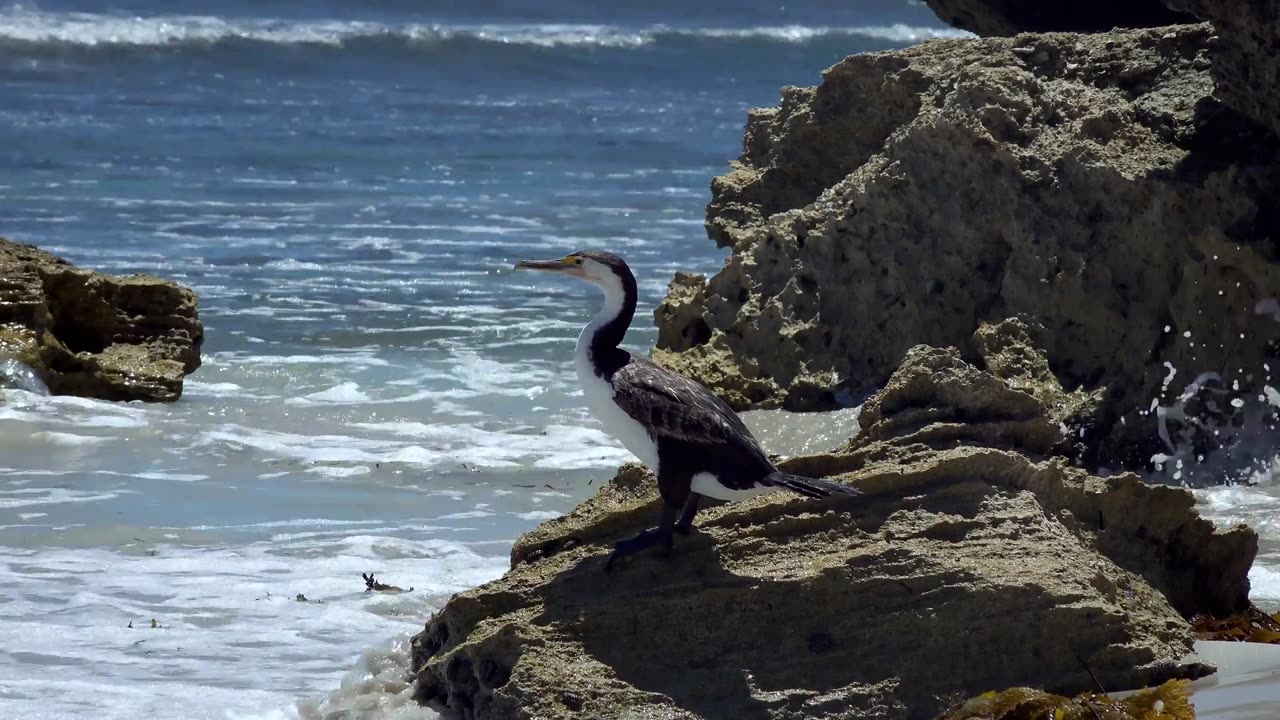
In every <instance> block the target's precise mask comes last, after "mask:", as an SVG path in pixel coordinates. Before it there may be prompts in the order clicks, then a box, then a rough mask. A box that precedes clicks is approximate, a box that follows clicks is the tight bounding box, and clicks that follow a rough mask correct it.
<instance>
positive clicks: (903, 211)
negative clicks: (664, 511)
mask: <svg viewBox="0 0 1280 720" xmlns="http://www.w3.org/2000/svg"><path fill="white" fill-rule="evenodd" d="M1212 34H1213V30H1212V29H1211V28H1210V27H1209V26H1207V25H1192V26H1181V27H1171V28H1160V29H1149V30H1133V31H1122V32H1121V31H1117V32H1110V33H1103V34H1096V35H1074V34H1047V35H1024V36H1019V37H1016V38H1012V39H1001V38H989V39H981V40H944V41H935V42H930V43H926V44H924V45H920V46H916V47H912V48H908V49H905V50H900V51H892V52H884V53H872V54H865V55H858V56H853V57H850V58H847V59H846V60H844V61H843V62H841V63H839V64H837V65H835V66H834V67H832V68H830V69H828V70H827V71H826V72H825V73H824V74H823V82H822V84H821V85H820V86H818V87H815V88H786V89H784V90H783V97H782V103H781V105H780V106H779V107H777V108H770V109H764V110H755V111H753V112H752V113H751V114H750V116H749V118H748V123H747V131H746V140H745V146H744V152H743V155H742V157H741V159H740V160H738V161H737V162H735V163H734V164H733V168H732V170H731V171H730V172H729V173H728V174H726V175H723V176H721V177H719V178H716V180H715V181H714V182H713V183H712V201H711V204H710V206H709V207H708V220H707V227H708V231H709V234H710V235H711V237H712V238H713V239H714V240H715V241H716V242H717V243H718V244H720V245H723V246H728V247H731V248H732V253H731V255H730V256H729V258H728V260H727V261H726V263H725V266H724V268H723V269H722V270H721V271H720V272H719V273H717V274H716V275H715V276H714V277H712V278H710V279H709V280H708V279H703V278H702V277H700V276H696V275H690V274H682V275H678V276H677V277H676V279H675V280H674V281H673V283H672V286H671V291H670V293H669V295H668V296H667V298H666V299H665V300H664V301H663V302H662V304H661V305H660V306H659V307H658V309H657V310H656V312H655V317H656V320H657V324H658V328H659V339H658V347H657V349H656V350H655V352H654V357H655V359H656V360H658V361H659V362H661V363H663V364H665V365H668V366H670V367H672V368H674V369H676V370H679V371H682V372H685V373H687V374H689V375H692V376H694V377H696V378H697V379H699V380H701V381H703V382H704V383H706V384H708V385H710V386H711V387H713V388H714V389H715V390H716V391H717V392H718V393H720V394H721V395H723V396H724V397H725V398H726V399H727V400H728V401H729V402H730V403H731V404H732V405H733V406H734V407H736V408H738V409H746V408H752V407H785V408H789V409H797V410H808V409H821V408H824V407H830V406H833V405H840V404H847V403H852V402H856V401H857V400H858V399H859V398H861V397H862V396H864V395H865V393H866V392H868V391H870V390H872V389H874V388H875V387H878V386H880V385H881V384H882V383H884V382H885V380H886V379H887V377H888V375H889V373H890V372H891V371H892V369H893V368H894V366H895V365H896V363H897V361H898V359H899V358H901V357H902V354H903V353H904V352H905V351H906V350H907V349H908V348H909V347H911V346H913V345H915V344H917V343H928V344H931V345H938V346H947V345H953V346H958V347H963V348H965V351H966V353H968V354H971V355H976V354H977V353H978V349H977V348H975V347H974V342H975V341H973V340H971V339H970V338H971V336H972V335H973V333H974V332H975V330H977V328H978V327H979V326H980V325H982V324H983V323H994V322H999V321H1001V320H1003V319H1005V318H1009V317H1023V318H1032V319H1034V321H1035V322H1034V323H1033V324H1036V325H1038V327H1039V330H1037V332H1039V334H1040V335H1041V337H1040V341H1041V342H1042V343H1043V347H1044V349H1045V350H1047V351H1048V358H1049V364H1048V367H1049V369H1051V370H1052V373H1053V374H1054V375H1055V376H1056V377H1057V378H1058V379H1059V380H1060V381H1061V384H1062V386H1063V387H1065V388H1067V389H1068V390H1070V391H1073V392H1075V391H1082V392H1083V396H1084V397H1090V396H1094V395H1095V394H1096V396H1097V398H1098V401H1097V402H1096V403H1095V405H1096V407H1095V408H1094V409H1092V410H1090V411H1089V412H1090V414H1091V419H1090V420H1089V423H1088V426H1089V430H1088V433H1089V437H1090V439H1091V441H1092V443H1093V449H1092V450H1091V457H1090V461H1091V463H1093V464H1111V465H1113V466H1115V465H1119V466H1127V467H1133V466H1136V465H1141V464H1145V463H1147V462H1148V461H1149V459H1150V458H1151V457H1152V455H1153V453H1155V452H1158V451H1166V450H1167V448H1165V447H1164V446H1163V444H1161V442H1160V441H1159V440H1158V439H1157V436H1158V433H1157V427H1156V417H1155V414H1154V413H1150V412H1148V411H1149V410H1150V409H1151V407H1152V403H1153V401H1154V402H1156V403H1158V404H1160V405H1165V406H1167V405H1171V404H1172V403H1174V402H1175V401H1176V399H1177V395H1178V393H1179V392H1181V390H1182V388H1183V386H1184V385H1185V382H1187V381H1189V380H1190V379H1192V378H1194V377H1196V375H1198V374H1199V373H1201V372H1204V371H1213V372H1218V373H1221V375H1222V377H1221V380H1222V383H1223V385H1224V387H1225V388H1227V395H1226V396H1224V397H1219V398H1217V399H1216V401H1217V402H1218V403H1219V404H1220V406H1221V407H1234V401H1236V400H1239V401H1241V402H1245V403H1255V402H1256V398H1257V397H1258V395H1259V393H1260V392H1262V389H1263V388H1262V387H1261V383H1262V382H1263V377H1264V376H1265V375H1266V372H1265V371H1264V368H1263V366H1264V363H1271V364H1272V367H1276V366H1277V365H1276V363H1280V323H1276V322H1273V321H1271V320H1270V319H1269V318H1267V317H1264V316H1261V315H1259V314H1257V313H1256V312H1254V308H1255V307H1256V306H1257V303H1258V302H1259V301H1261V300H1263V299H1265V298H1267V297H1273V296H1275V295H1276V294H1277V288H1280V245H1277V240H1276V238H1277V237H1280V232H1277V227H1278V226H1277V218H1276V216H1275V209H1274V208H1275V207H1276V205H1275V202H1274V198H1275V197H1277V196H1278V195H1280V192H1277V191H1280V141H1277V138H1276V137H1275V136H1273V135H1272V134H1271V133H1269V132H1267V131H1266V130H1265V129H1264V128H1262V127H1261V126H1259V125H1257V124H1255V123H1253V122H1251V121H1250V120H1248V119H1247V118H1245V117H1243V116H1241V115H1239V114H1238V113H1236V112H1234V111H1232V110H1230V109H1229V108H1226V107H1224V106H1222V105H1221V104H1220V103H1219V102H1217V101H1216V100H1215V99H1214V98H1213V97H1212V94H1213V79H1212V78H1211V77H1210V74H1209V66H1210V56H1209V48H1210V46H1211V42H1210V40H1211V36H1212ZM976 342H981V338H979V339H978V341H976ZM1166 363H1167V364H1168V366H1167V367H1166ZM1168 367H1172V368H1175V369H1177V371H1178V376H1177V377H1178V378H1179V379H1180V382H1176V383H1171V382H1170V381H1169V380H1168V379H1167V378H1168V377H1169V369H1168ZM1043 370H1044V369H1043V368H1038V369H1035V370H1034V372H1043ZM1224 371H1225V372H1224ZM1183 378H1185V380H1182V379H1183ZM1082 402H1083V401H1082Z"/></svg>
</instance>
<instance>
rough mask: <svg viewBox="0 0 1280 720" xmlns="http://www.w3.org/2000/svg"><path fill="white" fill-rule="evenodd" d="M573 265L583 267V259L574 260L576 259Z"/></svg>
mask: <svg viewBox="0 0 1280 720" xmlns="http://www.w3.org/2000/svg"><path fill="white" fill-rule="evenodd" d="M573 264H574V265H581V264H582V258H574V259H573Z"/></svg>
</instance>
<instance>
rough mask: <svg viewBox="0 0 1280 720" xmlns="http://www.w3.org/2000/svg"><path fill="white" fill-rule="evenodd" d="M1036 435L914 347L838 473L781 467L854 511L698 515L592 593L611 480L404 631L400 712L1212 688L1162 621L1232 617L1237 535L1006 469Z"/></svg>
mask: <svg viewBox="0 0 1280 720" xmlns="http://www.w3.org/2000/svg"><path fill="white" fill-rule="evenodd" d="M926 374H932V375H933V379H932V380H928V379H926V378H925V377H924V376H925V375H926ZM975 384H976V387H974V385H975ZM1044 412H1046V408H1045V406H1044V404H1043V403H1042V402H1041V401H1039V400H1037V399H1036V398H1035V397H1033V396H1032V395H1031V394H1029V393H1027V392H1024V391H1023V390H1018V389H1015V388H1012V387H1009V386H1008V385H1007V384H1004V383H1002V382H1001V381H999V380H997V379H996V378H994V377H993V376H991V375H989V374H985V373H982V372H981V371H978V370H976V369H975V368H972V367H969V368H967V369H966V367H965V365H964V363H963V361H962V360H961V359H960V355H959V352H958V351H956V350H940V349H936V348H927V347H920V348H915V349H913V350H912V352H911V353H910V354H909V356H908V358H907V360H906V361H904V363H903V367H902V369H901V370H900V371H899V372H898V373H896V374H895V375H894V377H893V379H892V380H891V381H890V383H889V385H888V386H887V387H886V388H885V389H884V390H883V391H882V392H880V393H878V394H877V395H876V396H875V397H874V398H872V399H871V400H869V401H868V402H867V403H866V405H865V406H864V409H863V417H862V428H863V429H862V430H861V432H860V434H859V435H858V436H857V437H856V438H854V439H853V440H852V441H851V442H850V443H849V445H848V446H847V447H846V448H844V449H842V450H840V451H837V452H832V453H824V454H820V455H812V456H805V457H798V458H794V459H791V460H788V461H784V463H783V466H784V467H785V469H787V470H788V471H791V472H804V473H810V474H821V475H828V476H831V477H832V478H833V479H835V480H838V481H840V482H846V483H850V484H853V485H856V486H857V487H859V488H861V489H862V490H863V492H864V493H865V495H863V496H860V497H857V498H828V499H825V500H817V501H814V500H806V499H803V498H798V497H794V496H790V495H785V494H770V495H764V496H759V497H757V498H753V499H752V500H748V501H745V502H740V503H733V504H720V505H718V506H715V507H712V508H709V509H707V510H705V511H704V512H703V514H702V515H701V516H700V517H699V520H698V522H697V523H696V525H695V532H694V533H693V535H691V536H689V537H688V538H687V539H683V540H682V542H681V543H680V545H679V547H678V548H677V550H676V554H675V555H674V556H672V557H671V558H670V559H662V558H660V557H656V556H653V555H640V556H637V557H635V558H633V559H632V560H631V561H630V562H628V563H625V564H624V565H623V566H622V568H621V569H619V570H617V571H615V572H614V573H613V574H612V575H608V574H605V573H604V572H603V571H602V568H603V565H604V561H605V558H606V556H607V554H608V552H609V550H610V549H611V543H612V542H613V541H615V540H617V539H620V538H622V537H626V536H628V535H631V534H633V533H635V532H636V531H638V530H640V529H642V528H644V527H646V526H647V525H648V524H650V523H651V522H653V519H654V517H655V516H656V514H657V504H658V500H657V497H656V494H655V490H654V481H653V479H652V476H650V475H649V474H648V472H647V471H645V470H644V469H642V468H640V467H639V466H636V465H628V466H624V467H623V468H622V469H621V470H620V471H619V473H618V475H617V477H616V478H614V480H613V481H612V482H611V483H609V484H608V485H607V486H605V487H603V488H602V489H601V490H600V492H599V493H598V494H597V495H596V496H595V497H593V498H591V499H589V500H587V501H586V502H584V503H582V504H581V505H579V506H578V507H577V508H575V509H574V510H573V511H572V512H571V513H570V514H568V515H566V516H564V517H562V518H559V519H556V520H552V521H549V522H547V523H544V524H543V525H541V526H539V527H538V528H537V529H535V530H534V531H532V532H531V533H529V534H527V535H525V536H524V537H522V538H521V539H520V540H519V541H517V543H516V545H515V547H514V548H513V550H512V568H511V570H510V571H509V572H508V573H507V574H506V575H505V576H504V577H503V578H501V579H499V580H496V581H494V582H491V583H489V584H487V585H484V586H482V587H480V588H477V589H474V590H470V591H467V592H463V593H459V594H458V595H455V596H454V597H453V598H451V599H450V600H449V602H448V603H447V604H446V605H445V607H444V608H443V609H442V610H441V611H440V612H439V613H438V614H437V615H436V616H435V617H433V618H432V619H431V620H430V621H429V622H428V623H427V625H426V628H425V629H424V630H423V632H422V633H421V634H419V635H418V636H416V637H415V638H414V640H413V669H414V673H415V675H416V691H417V696H418V698H419V700H420V701H422V702H425V703H429V704H443V705H446V706H448V708H450V709H451V710H453V711H455V712H457V713H459V714H460V715H461V717H463V718H475V719H477V720H490V719H498V718H501V719H503V720H509V719H517V718H539V719H545V720H558V719H561V718H566V719H567V718H580V717H589V718H593V719H601V720H605V719H609V718H647V717H651V718H722V717H734V718H746V719H754V718H760V719H762V720H763V719H765V718H768V719H771V720H772V719H775V718H776V719H790V718H795V719H796V720H799V718H813V719H816V718H845V717H851V716H853V715H851V713H854V714H856V716H857V717H860V718H886V719H888V718H893V719H894V720H900V719H916V718H919V719H923V718H932V717H934V716H936V715H937V713H939V712H940V711H942V710H943V709H944V708H945V707H946V706H947V705H948V704H949V702H948V699H949V698H964V697H970V696H973V695H976V694H979V693H982V692H984V691H986V690H989V689H991V688H1004V687H1014V686H1022V685H1029V686H1036V687H1042V688H1045V689H1047V690H1050V691H1052V692H1060V693H1071V694H1074V693H1077V692H1081V691H1084V690H1088V689H1092V688H1094V687H1096V685H1095V682H1098V681H1100V682H1101V683H1103V684H1104V685H1105V686H1106V687H1107V688H1108V689H1109V690H1119V689H1122V688H1136V687H1139V686H1142V685H1149V684H1159V683H1161V682H1163V681H1165V680H1168V679H1171V678H1194V677H1198V676H1201V675H1203V674H1205V673H1206V672H1209V670H1210V668H1207V667H1206V666H1204V665H1202V664H1200V663H1198V662H1195V661H1194V660H1188V659H1186V658H1187V655H1188V653H1189V651H1190V650H1191V647H1192V641H1193V632H1192V629H1191V627H1190V625H1189V624H1188V623H1187V621H1186V620H1185V619H1184V616H1185V615H1191V614H1195V613H1198V612H1203V611H1207V609H1208V608H1218V609H1219V610H1220V611H1221V610H1225V609H1227V608H1231V609H1232V610H1233V611H1234V610H1238V609H1240V608H1241V607H1247V605H1248V599H1247V596H1248V578H1247V573H1248V569H1249V565H1250V564H1251V562H1252V559H1253V556H1254V554H1256V552H1257V536H1256V535H1255V534H1254V533H1253V532H1252V531H1251V530H1249V529H1247V528H1244V527H1240V528H1237V529H1234V530H1231V531H1228V532H1221V531H1218V530H1216V529H1215V528H1214V527H1213V526H1212V525H1211V524H1210V523H1209V522H1207V521H1205V520H1203V519H1201V518H1199V517H1198V516H1197V515H1196V513H1195V510H1194V502H1193V498H1192V496H1191V495H1190V493H1188V492H1187V491H1185V490H1183V489H1180V488H1171V487H1154V486H1148V485H1145V484H1143V483H1142V482H1141V481H1140V480H1139V479H1138V478H1137V476H1135V475H1132V474H1125V475H1119V476H1115V477H1111V478H1106V479H1103V478H1098V477H1092V476H1090V475H1088V474H1087V473H1085V472H1084V471H1082V470H1079V469H1074V468H1070V467H1068V466H1067V465H1066V463H1065V462H1064V461H1062V460H1061V459H1053V460H1037V459H1036V458H1035V457H1034V455H1035V453H1034V452H1031V451H1030V450H1028V451H1026V452H1028V453H1029V455H1027V454H1023V452H1022V451H1021V450H1020V449H1025V448H1035V447H1043V446H1044V445H1045V443H1046V434H1047V433H1049V432H1050V428H1049V425H1051V422H1050V421H1049V419H1048V418H1047V417H1046V416H1045V415H1044V414H1043V413H1044ZM1037 413H1039V414H1040V421H1039V422H1038V423H1037V422H1036V419H1035V418H1036V415H1037ZM970 420H971V421H970ZM1001 428H1003V432H1000V430H1001ZM955 658H964V659H965V661H964V662H951V661H950V660H949V659H955ZM977 659H980V660H977ZM1095 678H1096V681H1095Z"/></svg>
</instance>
